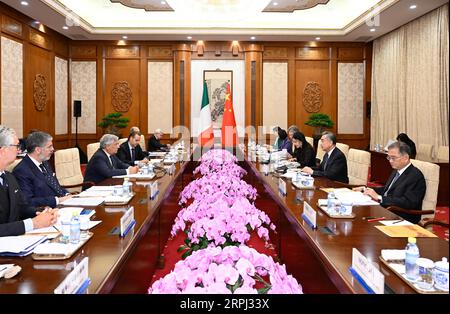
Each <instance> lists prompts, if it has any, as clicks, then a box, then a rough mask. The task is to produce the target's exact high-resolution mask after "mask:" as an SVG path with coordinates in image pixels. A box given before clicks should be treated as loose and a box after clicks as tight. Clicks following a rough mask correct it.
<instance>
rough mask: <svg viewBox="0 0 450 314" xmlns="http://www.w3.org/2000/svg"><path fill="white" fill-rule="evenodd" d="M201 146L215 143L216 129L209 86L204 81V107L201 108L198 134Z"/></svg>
mask: <svg viewBox="0 0 450 314" xmlns="http://www.w3.org/2000/svg"><path fill="white" fill-rule="evenodd" d="M198 143H199V144H200V146H206V145H212V144H213V143H214V131H213V127H212V122H211V106H210V105H209V97H208V87H207V86H206V81H205V82H203V97H202V107H201V108H200V134H199V135H198Z"/></svg>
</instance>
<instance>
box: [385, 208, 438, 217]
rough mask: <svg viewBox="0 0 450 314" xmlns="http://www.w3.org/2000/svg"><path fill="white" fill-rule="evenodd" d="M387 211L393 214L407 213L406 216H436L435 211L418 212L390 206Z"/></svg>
mask: <svg viewBox="0 0 450 314" xmlns="http://www.w3.org/2000/svg"><path fill="white" fill-rule="evenodd" d="M386 209H387V210H390V211H391V212H394V213H396V212H397V213H406V214H411V215H419V216H421V215H430V214H434V210H416V209H406V208H402V207H398V206H389V207H387V208H386Z"/></svg>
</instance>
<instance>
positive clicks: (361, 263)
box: [349, 248, 384, 294]
mask: <svg viewBox="0 0 450 314" xmlns="http://www.w3.org/2000/svg"><path fill="white" fill-rule="evenodd" d="M349 271H350V273H351V274H352V275H353V277H355V278H356V280H358V282H359V283H360V284H361V285H362V286H363V288H364V289H365V290H366V291H367V293H369V294H384V275H383V274H382V273H381V272H380V271H379V270H378V269H377V268H376V267H375V266H374V265H373V264H372V263H371V262H370V261H369V260H368V259H367V258H366V257H365V256H364V255H362V254H361V252H359V251H358V250H357V249H355V248H353V251H352V266H351V267H350V268H349Z"/></svg>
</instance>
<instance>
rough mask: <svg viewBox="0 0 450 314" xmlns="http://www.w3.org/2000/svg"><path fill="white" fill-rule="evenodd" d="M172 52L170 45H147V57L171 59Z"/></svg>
mask: <svg viewBox="0 0 450 314" xmlns="http://www.w3.org/2000/svg"><path fill="white" fill-rule="evenodd" d="M172 56H173V52H172V48H171V47H148V57H149V58H167V59H172Z"/></svg>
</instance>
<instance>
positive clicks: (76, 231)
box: [69, 212, 80, 244]
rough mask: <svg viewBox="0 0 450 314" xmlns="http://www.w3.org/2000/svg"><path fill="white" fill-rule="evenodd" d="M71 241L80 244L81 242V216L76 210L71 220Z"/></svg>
mask: <svg viewBox="0 0 450 314" xmlns="http://www.w3.org/2000/svg"><path fill="white" fill-rule="evenodd" d="M69 242H70V243H71V244H78V243H79V242H80V217H79V216H78V215H77V213H76V212H74V213H73V214H72V219H71V220H70V237H69Z"/></svg>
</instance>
